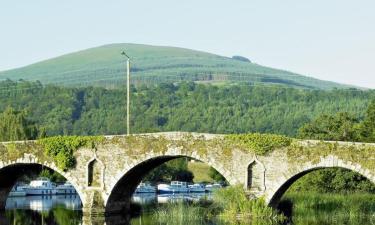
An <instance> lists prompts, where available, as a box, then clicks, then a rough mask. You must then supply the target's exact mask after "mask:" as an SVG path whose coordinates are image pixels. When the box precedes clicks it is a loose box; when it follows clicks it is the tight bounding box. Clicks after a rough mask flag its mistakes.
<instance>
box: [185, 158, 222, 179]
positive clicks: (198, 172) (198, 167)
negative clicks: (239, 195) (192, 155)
mask: <svg viewBox="0 0 375 225" xmlns="http://www.w3.org/2000/svg"><path fill="white" fill-rule="evenodd" d="M188 170H189V171H191V172H192V173H193V174H194V183H201V182H207V183H213V182H215V181H214V180H213V179H212V178H211V177H210V176H209V173H208V171H209V170H210V166H209V165H207V164H206V163H202V162H189V164H188Z"/></svg>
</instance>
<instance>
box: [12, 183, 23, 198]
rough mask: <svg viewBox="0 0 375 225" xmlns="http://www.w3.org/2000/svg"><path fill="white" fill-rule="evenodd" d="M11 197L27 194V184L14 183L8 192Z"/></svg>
mask: <svg viewBox="0 0 375 225" xmlns="http://www.w3.org/2000/svg"><path fill="white" fill-rule="evenodd" d="M8 196H9V197H23V196H26V191H25V186H21V185H14V187H13V188H12V190H11V191H10V192H9V194H8Z"/></svg>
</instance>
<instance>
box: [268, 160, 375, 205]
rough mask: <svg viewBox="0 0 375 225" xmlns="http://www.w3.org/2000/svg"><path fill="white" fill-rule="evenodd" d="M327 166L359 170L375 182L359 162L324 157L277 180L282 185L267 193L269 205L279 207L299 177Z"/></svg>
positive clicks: (374, 177)
mask: <svg viewBox="0 0 375 225" xmlns="http://www.w3.org/2000/svg"><path fill="white" fill-rule="evenodd" d="M325 168H343V169H347V170H351V171H354V172H357V173H358V174H360V175H362V176H363V177H365V178H367V179H368V180H369V181H370V182H372V183H374V184H375V176H374V175H371V173H370V172H369V171H368V170H367V169H362V167H361V166H360V165H358V164H352V163H347V162H344V161H342V160H339V159H338V158H336V157H332V156H329V157H327V158H322V159H321V161H320V162H319V163H318V164H314V165H311V164H310V165H307V166H305V167H303V169H302V170H300V171H298V172H295V173H290V174H288V175H287V176H283V177H282V178H280V179H279V180H278V181H276V183H277V184H281V185H278V186H276V187H277V188H275V189H272V190H270V191H269V193H268V194H267V199H268V202H269V205H270V206H272V207H277V205H278V203H279V201H280V199H281V198H282V196H283V195H284V193H285V192H286V191H287V190H288V189H289V187H290V186H291V185H292V184H293V183H294V182H295V181H297V180H298V179H299V178H301V177H303V176H304V175H306V174H308V173H310V172H312V171H316V170H319V169H325Z"/></svg>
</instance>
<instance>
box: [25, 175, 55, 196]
mask: <svg viewBox="0 0 375 225" xmlns="http://www.w3.org/2000/svg"><path fill="white" fill-rule="evenodd" d="M55 187H56V185H55V184H54V183H53V182H51V181H50V180H49V179H48V178H44V177H41V178H38V179H37V180H32V181H31V182H30V184H29V185H28V186H26V187H25V188H24V190H25V191H26V195H54V194H56V190H55Z"/></svg>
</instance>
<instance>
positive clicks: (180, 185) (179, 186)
mask: <svg viewBox="0 0 375 225" xmlns="http://www.w3.org/2000/svg"><path fill="white" fill-rule="evenodd" d="M158 192H159V193H160V194H168V193H187V192H189V188H188V186H187V183H186V182H182V181H172V182H171V184H170V185H169V184H159V185H158Z"/></svg>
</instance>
